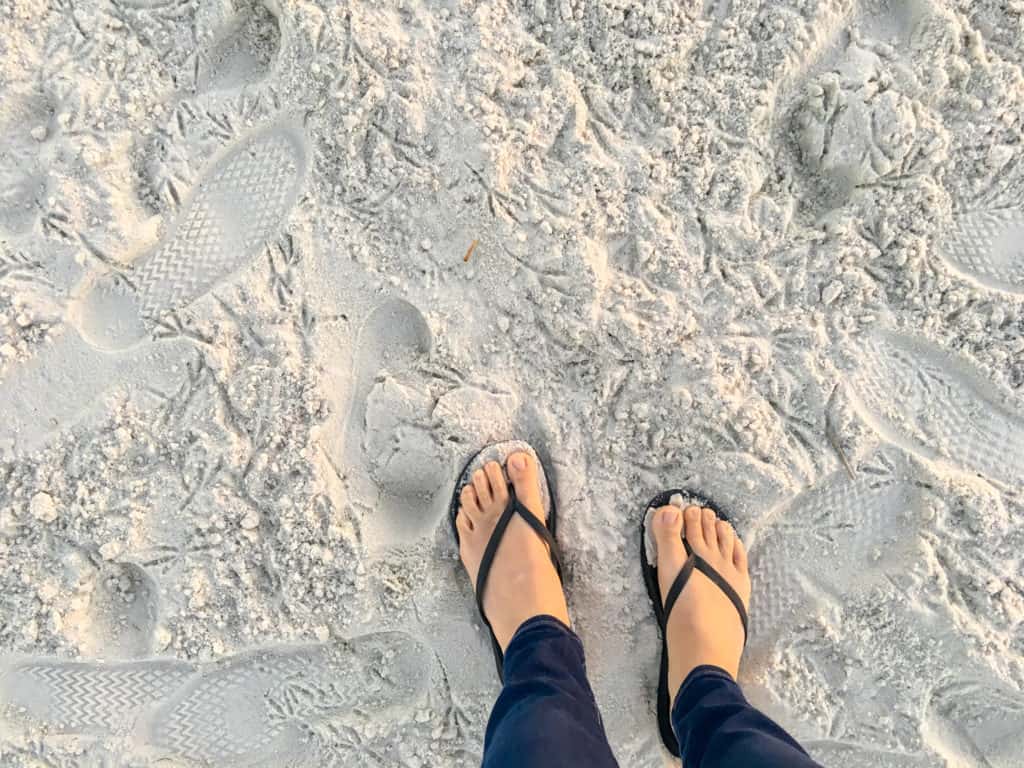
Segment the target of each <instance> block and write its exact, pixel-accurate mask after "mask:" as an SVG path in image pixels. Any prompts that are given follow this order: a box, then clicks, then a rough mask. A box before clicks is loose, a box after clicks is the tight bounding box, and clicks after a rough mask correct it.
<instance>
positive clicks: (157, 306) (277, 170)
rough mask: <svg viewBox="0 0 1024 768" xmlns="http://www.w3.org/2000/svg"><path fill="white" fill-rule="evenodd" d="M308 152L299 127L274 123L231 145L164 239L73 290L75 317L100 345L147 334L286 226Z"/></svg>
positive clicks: (123, 343)
mask: <svg viewBox="0 0 1024 768" xmlns="http://www.w3.org/2000/svg"><path fill="white" fill-rule="evenodd" d="M305 168H306V152H305V146H304V143H303V140H302V138H301V134H299V133H298V131H297V129H295V128H293V127H290V126H285V125H279V126H273V127H270V128H267V129H264V130H262V131H258V132H257V133H255V134H253V135H251V136H249V137H247V138H245V139H243V140H242V141H241V142H239V143H237V144H235V145H233V146H231V147H230V148H228V150H227V151H226V152H224V153H223V154H222V155H221V156H220V157H219V158H218V159H216V160H215V161H214V162H213V163H212V165H211V166H210V167H209V169H208V170H207V172H206V173H205V174H204V176H203V178H202V179H201V180H200V181H199V183H198V184H197V185H196V188H195V190H194V192H193V194H192V196H191V197H190V198H189V199H188V201H186V203H185V204H184V206H183V208H182V210H181V213H180V215H179V217H178V220H177V221H176V222H175V223H174V225H173V226H172V227H171V229H170V231H169V232H168V234H167V236H166V237H165V238H164V240H163V241H162V242H161V243H160V244H159V245H158V246H157V247H156V248H155V249H154V250H153V251H151V252H150V253H148V254H146V255H144V256H143V257H142V258H140V259H139V260H138V261H136V262H134V263H133V264H132V265H131V267H130V268H129V269H128V270H126V271H125V273H124V274H107V275H94V276H90V277H89V278H87V279H86V281H85V282H84V284H83V285H82V286H80V287H79V289H78V290H77V291H76V296H75V300H74V301H73V302H72V305H71V317H72V322H73V323H74V325H75V327H76V328H77V329H78V332H79V333H80V334H81V335H82V338H83V339H85V340H86V341H87V342H89V343H90V344H92V345H93V346H95V347H97V348H99V349H103V350H117V349H124V348H126V347H129V346H131V345H133V344H135V343H137V342H138V341H140V340H141V339H143V338H145V336H146V334H147V332H148V330H149V328H150V323H151V321H152V320H153V319H155V318H157V317H158V316H159V315H161V314H162V313H164V312H168V311H172V310H176V309H181V308H182V307H185V306H187V305H188V304H190V303H192V302H193V301H195V300H196V299H198V298H201V297H202V296H204V295H205V294H206V293H208V292H209V291H210V290H211V289H213V288H214V287H215V286H216V285H217V284H219V283H220V282H221V281H223V280H225V279H227V278H228V277H230V276H231V275H232V274H234V273H235V272H237V271H238V270H239V269H241V268H242V267H244V266H246V265H247V264H249V263H250V262H251V261H252V260H253V258H255V257H256V256H257V255H258V254H259V253H260V251H261V250H262V249H263V247H264V246H265V245H266V244H267V243H268V242H269V240H270V238H271V237H273V236H274V235H275V234H276V233H277V231H278V230H279V229H280V227H281V225H282V224H283V223H284V221H285V219H286V217H287V216H288V213H289V212H290V210H291V207H292V205H293V204H294V203H295V200H296V199H297V197H298V195H299V192H300V190H301V187H302V180H303V176H304V174H305Z"/></svg>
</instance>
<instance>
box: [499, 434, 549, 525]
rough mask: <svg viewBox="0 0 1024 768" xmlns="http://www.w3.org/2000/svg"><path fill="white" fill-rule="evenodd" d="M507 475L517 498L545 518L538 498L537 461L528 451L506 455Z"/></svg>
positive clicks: (542, 506)
mask: <svg viewBox="0 0 1024 768" xmlns="http://www.w3.org/2000/svg"><path fill="white" fill-rule="evenodd" d="M508 477H509V480H511V481H512V487H513V488H514V489H515V492H516V498H518V499H519V500H520V501H521V502H522V503H523V504H524V505H525V506H526V508H527V509H529V510H530V511H531V512H533V513H534V514H536V515H538V516H539V517H540V518H541V519H542V520H543V519H545V512H544V505H543V504H541V500H540V480H539V479H538V469H537V461H536V460H535V459H534V458H533V456H531V455H530V454H528V453H525V452H523V451H519V452H517V453H513V454H512V455H511V456H509V457H508Z"/></svg>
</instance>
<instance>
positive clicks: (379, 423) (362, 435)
mask: <svg viewBox="0 0 1024 768" xmlns="http://www.w3.org/2000/svg"><path fill="white" fill-rule="evenodd" d="M431 344H432V341H431V334H430V329H429V327H428V326H427V323H426V320H424V318H423V315H422V314H420V312H419V310H418V309H416V307H414V306H413V305H412V304H410V303H409V302H407V301H404V300H402V299H389V300H387V301H385V302H384V303H383V304H381V305H379V306H378V307H376V308H375V309H374V310H373V312H371V313H370V316H369V317H368V318H367V319H366V322H365V324H364V325H363V328H362V330H361V331H360V332H359V338H358V341H357V342H356V349H355V355H354V360H353V366H352V368H353V371H354V372H355V374H354V375H355V380H354V384H353V388H352V403H353V404H352V409H351V411H350V412H349V416H348V420H347V423H346V426H345V448H344V463H345V465H346V466H348V467H363V468H365V471H366V478H364V479H365V480H369V481H370V482H369V483H366V482H364V483H363V487H362V488H358V490H359V491H360V492H361V494H360V495H363V496H364V497H369V498H374V499H375V501H374V506H375V508H376V509H377V516H383V517H385V518H392V522H393V523H394V524H395V525H396V526H397V530H398V531H399V532H403V531H404V532H410V533H411V532H412V529H415V530H417V531H420V530H421V524H422V525H423V526H426V525H429V524H430V523H432V522H433V521H432V520H418V519H411V518H410V517H409V512H410V510H416V511H419V512H422V510H423V509H425V508H427V507H428V506H429V504H427V503H426V502H429V500H430V499H432V498H433V496H434V494H435V493H437V491H438V490H439V488H440V487H441V483H442V481H443V479H444V478H445V477H446V476H447V461H446V459H445V453H444V451H443V450H442V448H441V446H440V445H439V444H438V441H437V439H436V438H435V436H434V432H433V431H432V429H431V424H430V416H431V411H432V409H433V399H432V397H431V395H430V394H429V393H428V392H427V391H425V389H424V388H423V387H422V386H421V385H419V383H418V381H417V378H416V377H415V376H413V375H412V374H413V372H414V368H415V365H416V363H417V361H419V360H420V359H422V358H423V357H424V356H425V355H427V354H428V353H429V352H430V349H431ZM356 481H357V482H358V478H356Z"/></svg>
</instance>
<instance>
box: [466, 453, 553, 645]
mask: <svg viewBox="0 0 1024 768" xmlns="http://www.w3.org/2000/svg"><path fill="white" fill-rule="evenodd" d="M507 467H508V475H509V479H510V480H511V481H512V486H513V487H514V488H515V491H516V497H517V498H518V499H519V500H520V501H521V502H522V503H523V506H525V507H526V508H527V509H528V510H530V511H531V512H533V514H535V515H536V516H537V518H538V519H539V520H544V521H545V522H546V515H545V513H544V507H543V506H542V505H541V500H540V481H539V478H538V468H537V463H536V461H534V459H533V457H532V456H530V455H529V454H527V453H522V452H520V453H513V454H512V455H511V456H509V457H508V463H507ZM508 496H509V494H508V485H507V484H506V482H505V478H504V476H503V474H502V471H501V465H500V464H498V462H496V461H489V462H487V464H486V465H485V466H484V468H483V469H478V470H476V472H474V473H473V476H472V478H471V482H469V483H467V484H466V485H465V486H464V487H463V489H462V491H461V494H460V496H459V501H460V502H461V506H460V507H459V514H458V516H457V517H456V518H455V524H456V526H457V527H458V529H459V556H460V557H461V558H462V564H463V565H464V566H466V571H467V573H469V579H470V581H471V582H472V584H473V586H474V588H475V587H476V575H477V571H478V570H479V569H480V560H481V559H482V558H483V556H484V550H485V549H486V548H487V542H488V541H489V540H490V538H491V533H493V531H494V526H495V524H496V523H497V522H498V518H499V517H501V513H502V512H504V511H505V506H506V505H507V504H508ZM483 597H484V614H485V615H486V616H487V620H488V621H490V622H491V628H492V629H493V630H494V636H495V637H496V638H497V639H498V644H499V645H500V646H501V650H502V651H504V650H505V648H507V647H508V644H509V641H510V640H512V635H514V634H515V632H516V630H517V629H518V628H519V625H520V624H522V623H523V622H524V621H526V620H527V619H531V618H533V617H534V616H540V615H550V616H554V617H555V618H557V619H560V620H561V621H563V622H565V624H566V625H568V624H569V609H568V608H567V607H566V604H565V595H564V593H563V592H562V582H561V581H560V580H559V578H558V574H557V573H556V572H555V567H554V565H552V563H551V556H550V554H549V552H548V546H547V544H546V543H545V542H544V541H543V540H542V539H541V538H540V537H539V536H538V535H537V534H536V533H535V532H534V531H533V529H532V528H530V526H529V525H528V524H527V523H526V521H525V520H523V518H522V517H521V516H520V515H513V517H512V520H511V522H510V523H509V524H508V528H506V529H505V535H504V536H503V537H502V540H501V544H500V545H499V546H498V551H497V553H496V554H495V557H494V562H493V564H492V565H491V574H490V576H488V577H487V584H486V585H485V589H484V596H483Z"/></svg>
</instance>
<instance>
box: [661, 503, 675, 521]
mask: <svg viewBox="0 0 1024 768" xmlns="http://www.w3.org/2000/svg"><path fill="white" fill-rule="evenodd" d="M678 519H679V509H678V508H677V507H666V508H665V509H663V510H661V522H662V523H664V524H665V525H674V524H675V522H676V520H678Z"/></svg>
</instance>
